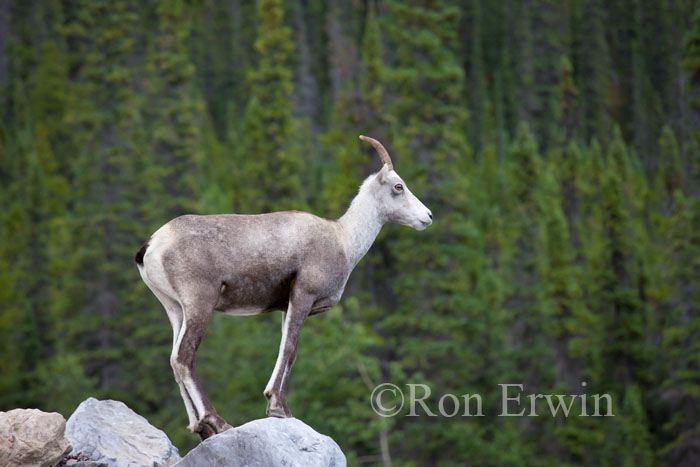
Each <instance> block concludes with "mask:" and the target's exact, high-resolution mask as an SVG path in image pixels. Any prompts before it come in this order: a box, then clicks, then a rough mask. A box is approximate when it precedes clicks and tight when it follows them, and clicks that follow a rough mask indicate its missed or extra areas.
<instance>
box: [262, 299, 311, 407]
mask: <svg viewBox="0 0 700 467" xmlns="http://www.w3.org/2000/svg"><path fill="white" fill-rule="evenodd" d="M312 304H313V299H311V297H304V298H302V297H297V296H295V297H294V298H293V299H292V300H290V302H289V307H288V308H287V312H286V317H285V319H284V323H283V325H282V339H281V340H280V348H279V353H278V354H277V362H276V363H275V369H274V370H273V371H272V376H271V377H270V381H269V382H268V383H267V386H266V387H265V391H264V395H265V397H266V398H267V411H266V412H267V415H268V416H270V417H279V418H289V417H291V416H292V412H291V411H290V410H289V407H287V397H286V387H287V380H288V379H289V373H290V371H291V365H292V364H293V363H294V358H295V357H296V349H297V345H298V343H299V333H300V332H301V327H302V325H303V324H304V321H305V320H306V317H307V316H308V314H309V310H310V309H311V305H312Z"/></svg>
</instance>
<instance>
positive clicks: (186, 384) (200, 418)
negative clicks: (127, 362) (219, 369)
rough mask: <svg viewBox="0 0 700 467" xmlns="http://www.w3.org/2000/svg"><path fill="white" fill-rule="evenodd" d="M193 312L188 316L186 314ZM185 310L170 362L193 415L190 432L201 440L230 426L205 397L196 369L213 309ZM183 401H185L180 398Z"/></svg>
mask: <svg viewBox="0 0 700 467" xmlns="http://www.w3.org/2000/svg"><path fill="white" fill-rule="evenodd" d="M190 310H191V311H194V313H191V312H190V313H188V311H190ZM190 310H188V308H187V307H185V309H184V322H183V325H182V328H181V330H180V336H179V337H178V342H177V344H176V345H175V347H174V348H173V354H172V356H171V359H170V363H171V365H172V367H173V371H174V372H175V374H176V378H179V379H178V382H180V381H181V382H182V387H183V388H184V392H185V393H186V394H187V397H188V398H189V399H190V401H191V403H192V405H193V409H194V412H195V418H194V420H196V421H193V422H192V424H191V425H190V426H189V429H190V430H191V431H192V432H194V433H197V434H199V436H200V438H201V439H202V440H205V439H207V438H209V437H210V436H213V435H215V434H218V433H221V432H222V431H225V430H227V429H229V428H231V425H229V424H228V423H226V420H224V419H223V418H222V417H221V416H219V414H218V413H217V412H216V409H214V406H213V405H212V403H211V402H210V401H209V399H208V398H207V395H206V394H205V392H204V389H203V388H202V383H201V382H200V381H199V377H198V376H197V370H196V365H195V363H196V352H197V349H198V348H199V344H200V343H201V342H202V338H203V337H204V334H205V332H206V330H207V326H208V325H209V321H210V319H211V315H212V312H213V311H212V310H211V309H207V308H201V307H197V308H191V309H190ZM183 398H185V399H187V398H186V397H184V396H183Z"/></svg>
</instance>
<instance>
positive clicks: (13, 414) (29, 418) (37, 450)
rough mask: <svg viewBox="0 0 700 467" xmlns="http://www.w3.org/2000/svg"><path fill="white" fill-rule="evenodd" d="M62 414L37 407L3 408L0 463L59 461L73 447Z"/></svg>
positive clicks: (8, 465) (43, 466)
mask: <svg viewBox="0 0 700 467" xmlns="http://www.w3.org/2000/svg"><path fill="white" fill-rule="evenodd" d="M65 431H66V419H65V418H63V415H61V414H59V413H56V412H52V413H46V412H42V411H41V410H38V409H14V410H10V411H9V412H0V465H1V466H3V467H13V466H20V465H33V466H40V467H47V466H49V465H53V464H57V463H58V462H59V461H60V460H61V459H63V456H65V455H66V454H67V453H68V452H69V451H70V450H71V445H70V442H69V441H68V439H67V438H66V437H65V436H64V435H65Z"/></svg>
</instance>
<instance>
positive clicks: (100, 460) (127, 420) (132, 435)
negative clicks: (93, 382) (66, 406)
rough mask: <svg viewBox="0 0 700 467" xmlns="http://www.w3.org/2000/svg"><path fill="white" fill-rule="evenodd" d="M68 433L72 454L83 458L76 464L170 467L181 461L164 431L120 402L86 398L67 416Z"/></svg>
mask: <svg viewBox="0 0 700 467" xmlns="http://www.w3.org/2000/svg"><path fill="white" fill-rule="evenodd" d="M66 435H67V436H68V438H69V439H70V441H71V443H73V451H72V452H71V457H74V458H79V459H81V461H82V462H78V463H77V464H76V465H81V466H88V465H105V466H109V467H111V466H120V467H136V466H148V467H167V466H171V465H173V464H175V463H176V462H177V461H179V460H180V455H179V454H178V451H177V448H176V447H175V446H173V444H172V443H171V442H170V440H169V439H168V437H167V436H166V434H165V433H163V431H161V430H159V429H157V428H156V427H154V426H152V425H151V424H150V423H148V421H147V420H146V419H145V418H143V417H142V416H141V415H139V414H137V413H136V412H134V411H133V410H131V409H130V408H129V407H127V406H126V404H124V403H123V402H119V401H113V400H104V401H98V400H97V399H94V398H92V397H91V398H89V399H86V400H85V401H83V402H82V403H81V404H80V405H79V406H78V408H77V409H76V410H75V412H73V415H71V416H70V418H69V419H68V424H67V426H66ZM83 459H85V460H83Z"/></svg>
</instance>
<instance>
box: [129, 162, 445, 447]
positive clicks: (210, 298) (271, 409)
mask: <svg viewBox="0 0 700 467" xmlns="http://www.w3.org/2000/svg"><path fill="white" fill-rule="evenodd" d="M385 222H395V223H399V224H403V225H409V226H411V227H413V228H415V229H417V230H423V229H425V228H426V227H427V226H428V225H430V223H431V222H432V214H431V213H430V211H429V210H428V209H427V208H426V207H425V206H424V205H423V204H422V203H421V202H420V201H419V200H418V199H417V198H416V197H415V196H414V195H413V194H412V193H411V192H410V191H409V190H408V188H407V187H406V186H405V183H404V182H403V180H401V178H400V177H399V176H398V174H397V173H396V172H394V171H393V170H390V169H389V167H388V166H387V165H385V166H384V167H383V168H382V170H381V171H379V172H378V173H376V174H373V175H371V176H369V177H368V178H367V179H366V180H365V182H364V183H363V184H362V186H361V187H360V191H359V193H358V194H357V196H356V197H355V199H354V200H353V202H352V204H351V205H350V207H349V208H348V211H347V212H346V213H345V215H343V216H342V217H341V218H340V219H338V220H337V221H336V220H327V219H322V218H319V217H317V216H314V215H312V214H309V213H306V212H300V211H286V212H276V213H270V214H259V215H235V214H230V215H212V216H194V215H187V216H182V217H178V218H176V219H173V220H172V221H170V222H168V223H167V224H165V225H164V226H163V227H161V228H160V229H159V230H158V231H157V232H156V233H154V234H153V236H152V237H151V238H150V239H149V240H148V242H146V243H145V244H144V246H143V247H142V249H141V250H139V253H138V254H137V263H138V260H141V261H142V262H143V264H138V266H139V271H140V273H141V276H142V278H143V280H144V282H145V283H146V284H147V285H148V287H149V288H150V289H151V290H152V291H153V293H154V294H155V295H156V296H157V297H158V299H159V300H160V301H161V303H162V304H163V306H164V307H165V309H166V311H167V313H168V318H169V319H170V322H171V325H172V326H173V353H172V355H171V365H172V367H173V372H174V374H175V379H176V381H177V382H178V384H179V385H180V390H181V393H182V396H183V400H184V401H185V406H186V408H187V412H188V415H189V417H190V429H191V430H192V431H194V432H196V433H199V434H200V436H201V437H202V439H205V438H207V437H209V436H211V435H213V434H216V433H219V432H221V431H223V430H224V429H226V428H228V427H229V425H228V424H227V423H226V422H225V421H224V420H223V418H221V417H220V416H219V415H218V414H217V413H216V410H214V407H213V406H212V405H211V402H209V400H208V399H207V397H206V394H205V393H204V391H203V390H202V387H201V383H200V382H199V379H198V378H197V374H196V369H195V353H196V351H197V348H198V347H199V344H200V342H201V340H202V337H203V336H204V333H205V331H206V328H207V326H208V324H209V320H210V319H211V316H212V313H213V312H214V311H218V312H223V313H227V314H232V315H251V314H260V313H267V312H270V311H275V310H280V311H283V312H285V313H283V325H282V341H281V342H280V350H279V355H278V359H277V363H276V364H275V369H274V371H273V373H272V377H271V378H270V382H269V383H268V385H267V387H266V388H265V391H264V394H265V397H266V398H267V399H268V407H267V413H268V415H272V416H279V417H290V416H291V412H290V411H289V408H288V407H287V404H286V394H285V393H286V387H287V382H288V378H289V373H290V371H291V367H292V365H293V363H294V359H295V358H296V350H297V342H298V337H299V331H300V329H301V326H302V324H303V323H304V320H305V319H306V317H307V316H309V315H312V314H316V313H321V312H323V311H326V310H328V309H330V308H331V307H333V306H334V305H335V304H336V303H338V301H339V300H340V297H341V295H342V293H343V290H344V288H345V284H346V283H347V280H348V277H349V276H350V273H351V272H352V270H353V269H354V267H355V266H356V264H357V263H358V262H359V261H360V259H361V258H362V257H363V256H364V255H365V253H366V252H367V250H368V249H369V248H370V246H371V245H372V243H373V242H374V239H375V238H376V236H377V234H378V233H379V230H380V229H381V227H382V225H383V224H384V223H385Z"/></svg>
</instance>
